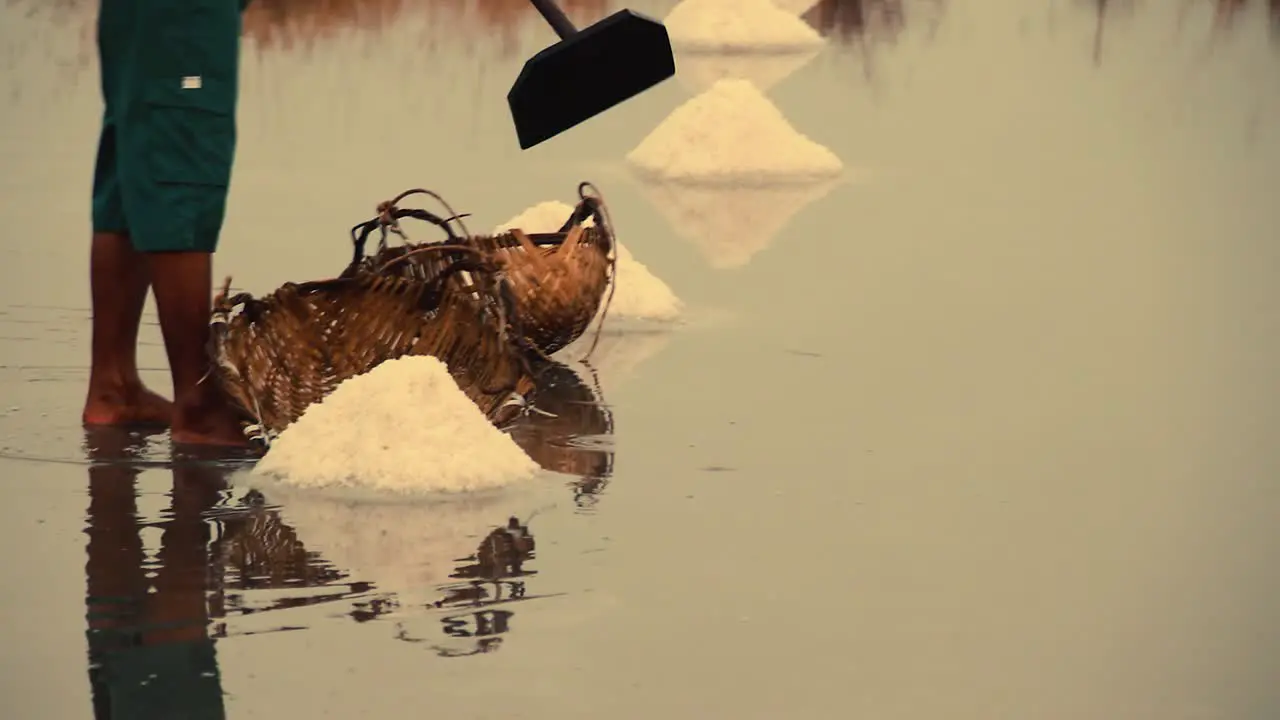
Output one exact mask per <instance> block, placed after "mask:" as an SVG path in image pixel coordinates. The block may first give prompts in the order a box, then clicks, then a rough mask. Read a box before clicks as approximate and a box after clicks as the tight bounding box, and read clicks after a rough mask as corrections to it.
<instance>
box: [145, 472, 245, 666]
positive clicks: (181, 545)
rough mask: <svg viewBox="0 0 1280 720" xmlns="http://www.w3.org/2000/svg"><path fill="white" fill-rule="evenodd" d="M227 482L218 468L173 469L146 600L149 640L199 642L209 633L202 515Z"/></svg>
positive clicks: (205, 529)
mask: <svg viewBox="0 0 1280 720" xmlns="http://www.w3.org/2000/svg"><path fill="white" fill-rule="evenodd" d="M225 486H226V483H225V479H224V478H223V477H222V476H221V474H220V473H218V472H217V471H212V470H210V469H208V468H175V469H174V471H173V491H172V517H171V518H170V519H169V521H168V522H167V523H166V524H165V528H164V532H163V533H162V535H161V538H160V556H159V561H160V571H159V573H158V574H157V575H156V581H155V589H156V591H155V593H154V594H152V595H151V596H150V598H149V603H148V613H147V615H148V618H147V619H148V625H149V626H151V627H152V628H154V629H152V630H149V631H148V632H147V635H146V640H147V642H148V643H153V642H181V641H189V640H203V639H205V638H206V637H207V636H208V632H207V631H208V623H209V613H208V606H207V604H206V601H207V598H206V594H207V591H208V587H209V584H208V581H207V579H208V572H209V568H208V560H209V558H208V552H207V548H208V542H209V525H208V524H207V523H206V522H205V520H204V517H203V514H204V513H205V511H207V510H208V509H209V508H211V507H213V506H214V505H215V504H216V503H217V502H218V498H219V497H220V493H221V491H222V489H223V488H224V487H225Z"/></svg>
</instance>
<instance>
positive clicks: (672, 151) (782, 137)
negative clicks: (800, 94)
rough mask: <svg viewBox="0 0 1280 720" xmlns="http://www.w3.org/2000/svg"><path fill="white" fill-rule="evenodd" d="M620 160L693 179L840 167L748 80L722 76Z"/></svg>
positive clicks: (754, 178)
mask: <svg viewBox="0 0 1280 720" xmlns="http://www.w3.org/2000/svg"><path fill="white" fill-rule="evenodd" d="M627 160H628V162H630V163H631V165H632V167H633V168H635V169H636V170H637V171H638V172H639V173H640V174H641V175H644V176H647V177H650V178H656V179H664V180H673V181H686V182H689V181H691V182H699V183H708V182H719V183H728V184H765V185H769V184H777V183H782V182H809V181H813V180H818V179H823V178H831V177H835V176H837V175H839V174H840V173H841V172H842V171H843V169H844V165H843V164H842V163H841V162H840V158H837V157H836V156H835V155H834V154H833V153H832V152H831V151H830V150H828V149H826V148H824V147H822V146H821V145H819V144H817V143H815V142H813V141H812V140H810V139H809V138H807V137H805V136H804V135H803V134H801V133H799V132H797V131H796V129H795V128H793V127H792V126H791V123H789V122H787V119H786V118H785V117H783V116H782V113H780V112H778V109H777V108H776V107H774V106H773V104H772V103H770V102H769V100H768V98H766V97H765V96H764V95H762V94H761V93H760V91H759V90H758V89H756V87H755V86H754V85H752V84H751V83H749V82H747V81H745V80H736V79H732V80H721V81H719V82H717V83H716V84H715V85H712V86H711V88H710V89H709V90H707V91H706V92H704V93H702V94H701V95H698V96H697V97H695V98H693V99H691V100H689V101H688V102H686V103H684V104H683V105H681V106H680V107H678V108H676V109H675V112H672V113H671V115H670V116H668V117H667V119H666V120H664V121H663V122H662V124H660V125H658V127H657V128H655V129H654V130H653V132H651V133H649V135H648V136H647V137H646V138H645V139H644V140H642V141H641V142H640V144H639V145H638V146H637V147H636V149H634V150H632V151H631V153H630V154H628V155H627Z"/></svg>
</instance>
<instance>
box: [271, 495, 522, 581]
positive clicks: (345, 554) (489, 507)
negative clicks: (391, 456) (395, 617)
mask: <svg viewBox="0 0 1280 720" xmlns="http://www.w3.org/2000/svg"><path fill="white" fill-rule="evenodd" d="M264 494H265V495H266V496H267V498H268V499H269V500H270V501H271V502H272V503H279V504H281V505H283V511H282V514H283V519H284V521H285V522H287V523H288V524H289V525H290V526H291V527H293V528H294V530H295V531H296V532H297V535H298V537H299V538H300V539H301V540H302V541H303V542H304V543H305V544H306V547H307V549H308V550H310V551H315V552H317V553H319V555H320V556H321V557H322V558H324V559H325V560H327V561H329V562H330V563H332V564H333V565H334V566H335V567H337V568H339V569H341V570H345V571H346V572H348V573H349V574H350V578H351V580H353V581H363V582H371V583H373V584H374V585H375V587H376V588H377V590H378V591H379V592H384V593H394V594H395V595H396V596H397V598H398V599H399V600H400V602H401V603H402V604H406V605H408V604H421V603H426V602H432V601H434V600H436V599H438V596H439V590H438V588H439V586H440V585H442V584H445V583H448V582H450V579H449V575H451V574H452V573H453V572H454V570H455V569H456V568H457V566H458V565H459V563H458V561H459V560H461V559H463V558H466V557H469V556H471V555H474V554H475V552H476V549H477V548H478V546H479V545H480V542H481V541H482V540H483V539H484V538H485V536H486V535H488V534H489V532H490V531H491V530H493V529H494V528H496V527H499V526H501V525H505V524H506V522H507V518H508V517H511V516H513V515H514V516H516V517H521V518H527V515H528V513H529V512H530V511H531V510H532V509H533V499H532V497H531V496H530V494H529V493H516V492H509V491H491V492H485V493H478V494H472V495H461V496H453V497H451V498H450V499H448V500H444V501H438V502H424V501H421V500H418V501H405V502H371V501H368V500H366V499H357V498H344V497H340V496H338V494H337V493H335V492H334V491H323V492H316V491H314V490H307V491H303V490H300V489H296V488H287V487H276V488H274V489H272V488H270V487H264Z"/></svg>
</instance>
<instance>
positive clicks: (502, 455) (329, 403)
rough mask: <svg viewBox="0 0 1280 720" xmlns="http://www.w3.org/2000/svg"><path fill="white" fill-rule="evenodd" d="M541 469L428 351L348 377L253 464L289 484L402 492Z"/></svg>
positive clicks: (487, 482) (502, 480)
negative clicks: (467, 394) (493, 422)
mask: <svg viewBox="0 0 1280 720" xmlns="http://www.w3.org/2000/svg"><path fill="white" fill-rule="evenodd" d="M537 470H538V466H537V464H535V463H534V462H533V460H531V459H530V458H529V456H528V455H526V454H525V452H524V451H523V450H521V449H520V447H519V446H517V445H516V444H515V442H514V441H513V440H512V439H511V438H510V437H508V436H507V435H506V434H504V433H503V432H501V431H500V430H498V429H497V428H495V427H494V426H493V424H492V423H490V422H489V420H488V419H487V418H486V417H485V416H484V414H483V413H482V412H480V409H479V408H478V407H477V406H476V405H475V403H473V402H472V401H471V400H470V398H468V397H467V396H466V395H465V394H464V393H463V392H462V390H461V389H459V388H458V385H457V383H456V382H454V380H453V378H452V377H451V376H450V375H449V371H448V369H447V368H446V367H445V365H444V363H442V362H441V361H440V360H438V359H436V358H434V357H430V356H406V357H401V358H398V359H394V360H388V361H386V362H384V363H382V364H380V365H378V366H377V367H375V368H374V369H373V370H370V371H369V372H367V373H364V374H361V375H357V376H355V377H353V378H350V379H348V380H346V381H345V382H343V383H342V384H340V385H339V386H338V387H337V388H335V389H334V391H333V392H332V393H330V394H329V396H328V397H326V398H324V400H322V401H321V402H319V403H316V404H314V405H312V406H310V407H308V408H307V410H306V411H305V412H304V413H303V414H302V416H301V417H299V418H298V419H297V420H296V421H295V422H294V423H293V424H291V425H290V426H289V427H288V428H286V429H285V430H284V432H282V433H281V434H280V436H279V437H278V438H276V440H275V442H273V443H272V445H271V448H270V449H269V450H268V451H267V453H266V455H265V456H264V457H263V458H262V459H261V460H260V461H259V462H258V465H257V467H256V468H255V472H257V473H260V474H265V475H270V476H274V477H276V478H278V479H279V480H280V481H281V482H282V483H285V484H289V485H295V486H301V487H324V486H338V487H355V488H365V489H374V490H379V491H389V492H398V493H422V492H426V493H431V492H460V491H471V490H479V489H484V488H491V487H497V486H502V485H506V484H509V483H511V482H514V481H516V480H520V479H524V478H527V477H530V476H532V475H533V474H534V473H535V472H537Z"/></svg>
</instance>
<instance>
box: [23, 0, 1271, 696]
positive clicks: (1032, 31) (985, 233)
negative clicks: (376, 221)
mask: <svg viewBox="0 0 1280 720" xmlns="http://www.w3.org/2000/svg"><path fill="white" fill-rule="evenodd" d="M261 2H262V3H263V7H260V8H259V9H258V10H257V11H256V12H257V13H258V14H257V15H255V16H253V17H252V18H251V19H250V21H249V25H248V32H247V35H248V36H249V41H248V42H247V44H246V48H245V56H244V69H243V73H244V82H243V85H244V95H243V99H242V104H241V110H240V123H241V143H240V151H239V155H238V159H237V165H236V170H235V180H234V186H233V191H232V198H231V205H230V211H229V215H228V218H227V224H226V230H225V234H224V240H223V247H222V249H221V250H220V252H219V255H218V259H217V263H218V269H217V272H218V273H220V274H231V275H233V276H234V282H235V284H236V285H237V286H238V287H242V288H245V289H248V290H251V291H253V292H266V291H268V290H270V289H272V288H274V287H275V286H277V285H279V284H280V283H282V282H284V281H286V280H299V279H306V278H313V277H319V276H327V275H331V274H333V273H334V272H336V271H337V270H339V269H340V267H341V265H342V264H345V260H346V256H347V253H348V251H349V246H348V244H347V243H348V242H349V241H348V240H347V237H346V230H347V228H349V227H350V226H351V225H353V224H355V223H356V222H359V221H362V220H365V219H367V218H368V217H369V216H370V215H372V213H373V211H374V207H375V205H376V203H377V202H378V201H380V200H383V199H386V198H388V197H391V196H392V195H394V194H395V193H397V192H399V191H401V190H403V189H405V188H408V187H415V186H425V187H430V188H432V189H435V190H437V191H438V192H441V193H442V194H443V195H444V196H445V197H446V198H447V199H448V200H449V201H450V202H451V203H452V204H453V205H454V206H455V207H458V208H460V209H462V210H464V211H467V212H471V213H473V217H474V219H473V220H472V222H473V224H474V226H475V227H479V228H489V227H492V226H493V225H494V224H495V223H497V222H499V221H501V220H503V219H505V218H508V217H510V216H512V215H514V214H515V213H517V212H519V211H520V210H521V209H523V208H525V207H527V206H530V205H533V204H535V203H537V202H541V201H544V200H549V199H559V200H562V201H569V200H571V199H572V197H573V190H574V188H575V186H576V184H577V183H578V182H579V181H581V180H591V181H593V182H595V183H596V184H597V185H598V186H599V187H600V188H601V189H602V190H603V192H604V194H605V196H606V198H607V200H608V202H609V206H610V209H611V212H612V214H613V215H614V217H615V220H616V224H617V226H618V229H619V233H620V237H621V239H622V241H623V242H624V243H625V244H626V245H627V246H628V248H629V249H630V250H631V251H632V252H633V253H634V254H635V256H636V257H637V259H639V260H640V261H641V262H643V263H644V264H645V265H647V266H648V267H649V268H650V269H651V270H652V271H653V272H654V273H655V274H657V275H658V276H659V277H661V278H663V279H664V280H666V281H667V283H668V284H670V285H671V287H672V288H673V289H674V290H675V291H676V293H677V294H679V295H680V296H681V297H682V298H683V299H684V300H685V302H686V304H687V305H688V309H689V320H688V322H687V323H685V324H683V325H681V326H679V327H675V328H670V329H660V330H654V329H652V328H643V329H637V328H635V327H628V326H626V325H622V324H619V325H617V326H616V327H613V328H612V329H611V330H610V331H609V332H608V333H607V334H606V336H605V337H604V338H603V339H602V341H601V347H600V348H599V349H598V350H597V352H596V354H595V355H594V356H593V358H592V361H591V363H590V364H589V365H583V364H580V363H573V362H571V360H572V359H573V358H572V357H571V356H566V358H565V365H564V367H563V368H559V369H558V370H557V382H556V384H555V387H553V388H551V389H550V390H549V391H548V393H549V394H548V396H547V397H546V398H545V403H546V407H551V408H554V413H555V415H556V417H554V418H546V417H543V418H540V419H537V420H535V421H531V422H529V423H527V424H525V425H524V426H522V427H520V428H518V429H517V430H516V431H515V433H514V435H515V437H516V439H517V441H518V442H520V444H521V445H522V446H523V447H525V448H526V450H527V451H528V452H529V453H530V455H531V456H532V457H534V459H535V460H537V461H538V462H539V463H540V464H541V465H542V466H543V467H545V468H547V470H548V472H547V473H545V474H544V475H542V476H540V477H539V478H537V479H536V480H534V481H532V482H530V483H528V484H526V485H522V486H520V487H517V488H513V489H511V490H510V491H509V492H499V493H490V494H487V495H483V496H474V497H465V498H454V499H452V500H451V501H449V502H432V503H381V504H377V503H371V502H369V501H368V499H367V498H364V499H362V498H351V497H342V496H336V495H328V494H324V493H306V492H301V491H292V492H286V491H284V490H283V489H281V488H278V487H270V486H259V485H255V484H253V483H249V482H248V481H247V480H246V475H245V465H244V463H240V462H235V461H225V462H219V463H214V462H209V461H207V460H203V459H201V458H187V457H178V458H173V457H171V455H170V453H169V449H168V443H167V440H166V439H165V438H164V437H163V436H153V437H144V436H136V435H129V434H127V433H94V434H91V435H86V434H85V432H84V431H83V430H81V429H80V428H79V427H78V424H77V417H78V415H77V413H78V410H79V405H80V402H81V400H82V398H81V393H82V392H83V384H84V382H85V376H86V373H85V364H86V362H87V356H88V287H87V282H86V281H85V280H86V277H87V252H86V245H87V240H88V233H89V228H88V202H87V196H88V192H89V181H90V171H91V162H92V158H93V149H94V143H95V141H96V130H97V122H98V117H99V113H100V101H99V99H98V90H97V85H96V82H97V76H96V68H95V66H94V64H93V60H92V58H93V51H92V44H91V40H92V20H93V10H92V8H91V7H90V4H89V3H81V4H77V3H61V4H53V3H50V4H47V5H46V4H44V3H34V2H33V1H32V0H28V1H26V2H24V1H22V0H9V1H8V2H7V4H5V5H3V6H0V13H2V14H3V21H2V22H0V48H2V49H3V53H0V57H3V58H4V62H5V63H6V73H5V74H4V75H3V76H2V77H0V92H2V93H3V95H4V97H5V98H6V99H7V101H8V103H7V110H6V112H5V113H3V114H2V115H0V166H2V167H4V168H5V170H6V172H4V174H3V175H0V218H3V220H4V221H5V224H6V227H7V228H8V234H9V239H8V240H7V242H6V245H5V249H6V257H5V261H4V262H3V263H0V456H2V458H3V459H0V500H3V501H4V502H5V504H6V505H7V507H8V509H9V511H8V519H7V522H6V523H5V524H4V530H3V531H0V533H2V534H0V547H2V548H4V551H3V552H4V555H3V558H4V559H3V560H2V561H0V568H2V570H0V572H2V573H3V582H0V611H2V612H0V648H2V649H0V714H2V715H3V716H4V717H13V718H24V719H25V718H32V719H35V718H58V719H60V720H61V719H64V718H66V719H73V718H88V717H95V716H96V717H100V718H103V717H108V716H109V715H108V714H107V710H106V709H105V708H106V707H107V705H109V704H112V703H114V704H115V705H116V707H117V710H116V712H117V713H119V714H118V715H116V717H119V716H125V717H212V718H218V717H229V718H253V717H272V718H275V717H282V716H285V717H302V718H305V717H320V716H332V717H354V716H377V717H388V718H390V717H419V716H422V715H427V714H432V715H434V714H439V715H444V716H449V717H484V718H489V717H527V718H543V717H545V718H552V717H555V718H566V717H584V718H585V717H611V718H620V719H621V718H641V717H652V716H653V715H654V714H657V713H665V714H668V715H678V716H681V717H729V716H733V717H739V718H776V717H803V718H843V717H878V718H902V719H904V720H905V719H908V718H909V719H915V718H920V719H924V718H930V719H933V718H939V717H947V718H966V719H967V718H972V719H974V720H977V719H979V718H982V719H986V718H995V717H1001V718H1004V717H1008V718H1036V719H1037V720H1059V719H1060V720H1077V719H1078V718H1124V719H1125V720H1145V719H1150V720H1157V719H1158V720H1173V719H1187V720H1190V719H1192V718H1195V719H1209V718H1224V719H1225V718H1231V719H1237V718H1247V719H1249V720H1253V719H1258V720H1263V719H1267V720H1269V719H1270V718H1275V717H1277V716H1280V692H1277V690H1276V685H1275V682H1274V678H1275V677H1276V676H1277V674H1278V673H1280V647H1278V646H1277V643H1276V642H1275V638H1276V637H1277V634H1280V619H1278V618H1277V614H1276V611H1275V610H1274V608H1275V607H1277V606H1278V605H1280V570H1277V569H1276V564H1275V563H1274V562H1272V558H1271V557H1270V550H1271V549H1272V548H1274V547H1276V546H1277V542H1280V523H1277V522H1276V518H1277V515H1278V514H1280V489H1277V487H1276V486H1275V485H1274V483H1273V482H1272V481H1273V480H1274V479H1275V478H1276V477H1278V476H1280V445H1277V443H1275V442H1274V439H1275V437H1276V430H1277V424H1278V423H1280V411H1278V410H1277V408H1278V407H1280V403H1277V402H1276V400H1277V398H1278V397H1280V381H1277V379H1276V378H1277V375H1276V373H1275V371H1274V369H1275V368H1276V367H1277V366H1280V344H1277V342H1276V338H1277V337H1280V322H1278V319H1280V313H1278V312H1277V307H1280V304H1278V301H1280V244H1277V243H1276V242H1275V240H1276V238H1277V230H1276V228H1277V227H1280V209H1278V208H1280V205H1277V203H1276V202H1275V198H1276V197H1277V193H1278V192H1280V134H1277V132H1275V129H1276V128H1277V127H1280V56H1278V54H1280V46H1277V44H1276V43H1275V41H1274V40H1273V30H1272V28H1273V26H1274V22H1273V20H1271V19H1270V17H1274V16H1269V15H1268V7H1269V5H1268V3H1266V2H1252V3H1236V4H1239V5H1240V10H1239V11H1238V12H1237V13H1236V14H1235V15H1234V16H1233V17H1231V18H1227V16H1226V15H1225V14H1224V13H1221V12H1219V11H1217V10H1215V3H1211V2H1207V1H1206V2H1197V1H1195V0H1187V1H1186V2H1181V1H1179V2H1169V3H1121V2H1110V3H1083V2H1081V3H1071V2H1062V1H1057V2H1050V1H1048V0H1046V1H1044V2H1028V1H1026V0H1019V1H1018V2H1014V1H1013V0H1005V1H1004V2H994V1H993V2H985V1H982V0H963V1H962V0H951V1H949V2H942V1H941V0H917V1H916V2H910V1H904V2H901V3H896V2H888V1H886V2H881V3H866V7H862V6H861V5H860V4H855V3H843V2H835V1H834V0H824V1H823V2H821V3H816V4H813V5H814V7H813V8H812V9H811V10H808V11H807V12H806V13H805V16H804V17H805V18H806V20H808V21H809V22H811V23H812V24H814V25H815V26H819V27H821V28H823V29H824V32H828V33H829V34H830V37H831V41H830V42H829V43H828V45H827V46H826V47H824V48H823V49H822V50H821V51H820V52H817V53H816V54H814V55H813V56H812V57H804V58H773V59H761V58H742V57H736V58H735V57H689V58H684V57H682V58H681V59H680V76H679V78H678V81H677V82H671V83H666V84H664V85H663V86H661V87H660V88H657V89H655V90H653V91H652V92H649V93H646V94H645V95H644V96H642V97H639V98H637V99H635V100H633V101H631V102H629V103H627V104H626V105H625V106H622V107H620V108H618V109H616V110H614V111H611V112H610V113H608V114H606V115H604V116H601V117H600V118H598V119H596V120H593V121H591V122H589V123H587V124H585V125H583V126H581V127H579V128H577V129H575V130H574V131H572V132H570V133H566V134H565V135H563V136H561V137H559V138H556V139H555V140H553V141H551V142H548V143H545V144H544V145H541V146H539V147H537V148H534V149H532V150H530V151H527V152H521V151H520V150H519V149H518V146H517V145H516V142H515V137H514V131H513V130H512V128H511V126H510V121H509V117H508V115H507V109H506V105H505V100H504V98H505V93H506V90H507V87H508V86H509V84H510V82H511V80H512V79H513V78H514V77H515V74H516V72H517V71H518V68H519V65H520V63H521V62H522V59H523V58H524V57H526V56H528V55H529V54H531V53H532V52H534V51H535V50H536V49H537V48H538V47H540V46H542V45H545V44H547V43H549V42H550V41H551V35H550V33H549V32H548V31H547V30H546V29H545V28H544V27H543V26H542V25H540V24H539V21H538V20H537V17H536V16H533V15H531V14H530V13H528V12H525V13H523V14H520V13H517V12H516V11H515V10H514V9H511V7H508V6H515V5H519V3H508V4H506V5H504V4H502V3H487V4H484V5H483V6H482V7H484V8H485V11H484V12H482V13H478V12H477V11H475V10H474V8H473V9H471V10H468V7H471V6H469V5H468V4H467V3H462V2H439V3H434V4H421V5H414V6H413V7H409V4H402V3H396V2H389V1H385V0H364V1H363V2H361V1H360V0H350V1H348V2H334V3H328V4H326V5H325V7H326V8H327V10H325V11H323V12H318V13H304V12H302V11H294V10H291V9H290V4H289V3H287V2H280V1H279V0H277V1H275V2H269V1H268V0H261ZM787 4H788V5H795V6H796V8H795V9H796V10H797V12H798V11H800V10H803V9H804V8H802V7H800V6H802V5H804V4H805V3H803V2H788V3H787ZM628 5H629V6H631V7H634V8H636V9H639V10H642V11H645V12H649V13H652V14H655V15H659V16H660V15H662V14H664V13H665V12H666V11H667V10H669V9H670V7H671V6H673V5H674V2H670V1H665V0H632V2H629V3H628ZM854 5H858V7H853V6H854ZM1226 5H1228V3H1220V4H1217V6H1221V7H1225V6H1226ZM607 11H608V8H606V7H605V5H604V3H603V2H599V3H591V2H583V3H579V4H577V5H575V6H574V13H575V16H576V17H578V18H579V19H580V20H585V19H588V18H592V17H599V16H601V15H602V14H603V13H604V12H607ZM1228 19H1229V20H1230V22H1228ZM726 75H745V76H748V77H751V78H752V79H753V80H756V81H757V82H758V83H759V84H760V85H761V86H762V87H764V88H766V90H767V93H768V95H769V97H770V99H771V100H772V101H773V102H774V103H775V104H776V105H777V107H778V108H779V109H780V110H781V111H782V112H783V114H784V115H786V117H787V118H788V119H789V120H790V121H791V122H792V123H793V124H794V125H795V126H796V128H797V129H799V130H800V131H802V132H804V133H805V134H807V135H809V136H810V137H811V138H812V139H814V140H815V141H816V142H819V143H821V144H823V145H825V146H827V147H828V148H830V149H831V150H832V151H833V152H834V153H835V154H836V155H837V156H839V157H840V158H841V159H842V160H843V162H844V163H845V166H846V172H845V174H844V176H843V177H842V178H841V179H840V181H838V182H833V183H826V184H822V185H807V186H801V187H795V186H792V187H786V188H778V187H753V188H750V189H733V188H723V187H706V186H690V185H671V184H668V185H661V184H655V183H654V182H651V181H640V180H638V179H636V178H634V177H632V176H631V175H630V174H629V173H628V172H627V170H626V168H625V166H624V164H623V161H622V159H623V157H624V156H625V154H626V153H627V152H628V151H629V150H631V148H633V147H635V145H636V144H637V143H639V142H640V140H641V139H643V137H644V136H645V135H646V134H647V133H648V132H649V131H650V130H651V129H652V128H653V127H655V126H656V125H657V124H658V123H660V122H661V121H662V119H663V118H664V117H666V116H667V115H668V114H669V113H671V111H672V110H673V109H674V108H675V107H676V106H677V105H679V103H681V102H683V101H684V100H685V99H687V98H689V97H691V96H692V94H693V93H695V92H697V91H699V90H700V89H702V88H704V87H706V85H707V83H709V82H711V81H714V79H715V78H717V77H724V76H726ZM571 355H572V354H571ZM140 361H141V363H142V364H143V366H144V367H146V368H147V371H146V376H147V378H148V379H149V380H150V381H152V382H154V383H155V385H156V386H157V387H160V388H164V387H166V385H167V383H166V381H165V378H166V373H165V360H164V356H163V351H162V348H161V345H160V342H159V333H158V329H157V328H156V326H155V324H154V316H153V315H151V314H150V313H149V314H148V319H147V324H146V326H145V327H144V328H143V345H142V348H141V351H140ZM162 702H167V703H170V706H169V707H170V708H171V714H170V715H164V714H156V713H157V711H156V710H155V707H154V704H155V703H162ZM140 703H152V704H153V707H152V709H151V710H150V712H152V714H151V715H147V714H145V713H144V711H143V710H141V709H137V708H138V707H139V704H140ZM174 708H176V709H174Z"/></svg>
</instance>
